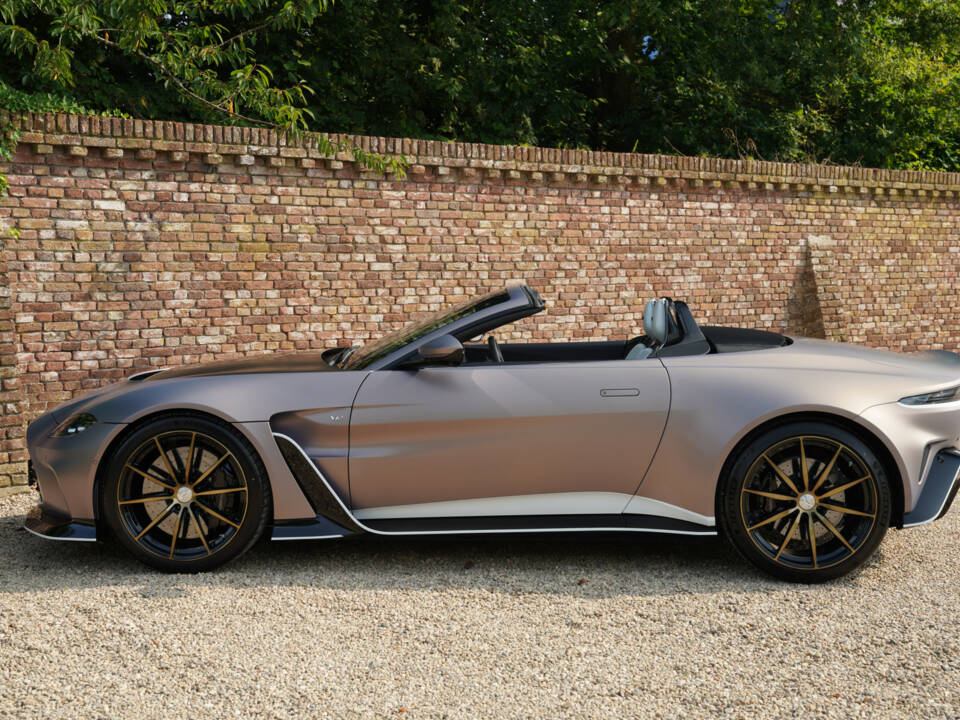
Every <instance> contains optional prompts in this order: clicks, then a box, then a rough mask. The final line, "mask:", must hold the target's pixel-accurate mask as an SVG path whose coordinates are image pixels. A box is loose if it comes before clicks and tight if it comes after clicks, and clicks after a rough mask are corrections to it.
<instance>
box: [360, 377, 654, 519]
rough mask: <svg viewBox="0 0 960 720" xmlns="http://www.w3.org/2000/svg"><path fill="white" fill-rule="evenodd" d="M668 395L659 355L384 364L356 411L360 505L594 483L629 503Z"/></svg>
mask: <svg viewBox="0 0 960 720" xmlns="http://www.w3.org/2000/svg"><path fill="white" fill-rule="evenodd" d="M669 406H670V384H669V379H668V377H667V373H666V371H665V370H664V368H663V365H662V364H661V363H660V361H659V360H656V359H649V360H641V361H629V362H628V361H621V362H600V363H591V362H582V363H545V364H540V363H537V364H533V365H528V366H524V365H480V366H477V367H429V368H423V369H421V370H418V371H403V370H384V371H376V372H373V373H371V375H370V376H369V377H368V378H367V379H366V380H365V381H364V383H363V385H362V386H361V388H360V391H359V393H358V394H357V400H356V404H355V406H354V408H353V416H352V418H351V422H350V488H351V499H352V502H353V507H354V508H355V509H358V510H359V509H367V508H374V507H378V506H393V505H403V504H412V503H417V504H420V503H431V502H451V501H460V500H468V499H473V498H491V497H510V496H518V495H531V496H539V495H543V494H546V493H576V492H593V493H619V494H622V495H623V502H622V503H621V504H620V506H619V507H617V508H615V510H614V511H615V512H622V511H623V508H624V507H625V506H626V503H627V501H629V499H630V495H632V493H633V491H634V490H635V488H636V486H637V485H638V484H639V482H640V481H641V480H642V479H643V475H644V473H645V472H646V469H647V466H648V465H649V464H650V460H651V459H652V457H653V454H654V452H655V450H656V447H657V444H658V443H659V441H660V435H661V433H662V432H663V427H664V424H665V423H666V419H667V412H668V408H669ZM610 511H611V509H610V508H609V507H608V508H607V509H604V510H603V512H610ZM529 514H537V513H536V512H532V513H529Z"/></svg>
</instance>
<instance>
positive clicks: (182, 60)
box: [0, 0, 403, 172]
mask: <svg viewBox="0 0 960 720" xmlns="http://www.w3.org/2000/svg"><path fill="white" fill-rule="evenodd" d="M327 7H328V2H327V0H300V1H295V0H280V1H279V2H277V1H276V0H175V2H160V0H106V1H104V2H88V1H84V0H80V1H78V0H5V2H3V3H0V82H3V83H6V84H7V85H9V86H11V87H13V88H15V89H17V90H20V91H23V92H24V93H25V95H21V96H20V99H21V100H23V99H24V97H25V96H29V97H26V99H27V100H28V102H26V103H25V104H26V105H27V107H26V108H23V109H28V108H29V109H41V108H42V107H43V106H44V105H45V104H46V103H49V102H51V101H52V102H53V103H54V105H56V99H57V98H59V99H61V100H63V102H64V104H65V105H66V106H68V107H69V106H84V107H93V108H97V109H108V110H111V111H116V112H121V113H125V114H129V115H132V116H135V117H150V118H171V117H172V118H178V119H194V120H199V121H208V122H220V123H228V124H252V125H260V126H266V127H273V128H276V129H278V130H279V131H281V132H282V133H285V134H287V135H293V136H297V137H303V138H304V139H306V140H307V141H308V142H314V143H315V144H316V145H317V146H318V147H319V148H320V149H321V150H323V151H325V152H334V151H338V150H346V151H356V152H354V155H355V157H356V159H357V161H358V162H360V163H361V164H364V165H366V166H368V167H374V168H377V169H391V170H394V171H398V172H402V169H403V163H402V160H401V159H397V158H385V157H381V156H378V155H374V154H371V153H363V152H359V149H356V148H353V147H351V146H349V145H348V144H346V143H332V142H330V141H328V140H326V139H323V138H316V137H313V136H305V135H303V131H304V130H306V129H307V128H308V122H309V120H310V118H311V113H310V110H309V109H308V108H307V107H306V100H307V96H308V94H309V92H310V90H309V88H308V87H307V86H306V85H305V84H304V83H303V82H302V81H301V80H299V79H293V80H290V81H289V82H287V83H286V84H285V85H280V84H278V83H276V82H275V81H274V75H273V71H272V69H271V67H270V64H268V63H267V62H265V60H264V59H263V58H260V57H258V55H257V53H256V51H255V45H256V42H257V40H258V38H260V37H261V36H264V35H267V34H270V33H293V34H296V35H299V34H305V33H307V32H308V29H309V28H310V27H311V26H312V25H313V24H314V23H316V22H317V20H318V18H319V17H320V16H321V15H322V14H323V13H325V12H326V11H327ZM27 89H29V92H27Z"/></svg>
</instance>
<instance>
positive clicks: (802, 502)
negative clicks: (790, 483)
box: [797, 493, 817, 512]
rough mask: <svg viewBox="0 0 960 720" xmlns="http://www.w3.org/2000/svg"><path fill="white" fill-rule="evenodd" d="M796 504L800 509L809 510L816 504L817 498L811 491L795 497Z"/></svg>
mask: <svg viewBox="0 0 960 720" xmlns="http://www.w3.org/2000/svg"><path fill="white" fill-rule="evenodd" d="M797 506H798V507H799V508H800V509H801V510H805V511H806V512H810V511H811V510H813V509H814V508H815V507H816V506H817V499H816V498H815V497H814V496H813V494H812V493H804V494H803V495H801V496H800V497H798V498H797Z"/></svg>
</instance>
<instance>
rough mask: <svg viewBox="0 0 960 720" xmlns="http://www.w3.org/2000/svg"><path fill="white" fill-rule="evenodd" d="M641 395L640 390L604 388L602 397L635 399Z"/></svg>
mask: <svg viewBox="0 0 960 720" xmlns="http://www.w3.org/2000/svg"><path fill="white" fill-rule="evenodd" d="M639 394H640V390H639V389H638V388H604V389H603V390H601V391H600V397H634V396H636V395H639Z"/></svg>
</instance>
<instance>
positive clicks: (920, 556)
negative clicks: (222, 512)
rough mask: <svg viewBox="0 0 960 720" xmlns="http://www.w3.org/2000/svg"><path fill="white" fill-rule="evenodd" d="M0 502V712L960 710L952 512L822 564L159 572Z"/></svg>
mask: <svg viewBox="0 0 960 720" xmlns="http://www.w3.org/2000/svg"><path fill="white" fill-rule="evenodd" d="M35 501H36V497H35V495H33V494H32V493H26V494H21V495H14V496H11V497H7V498H3V499H0V717H4V718H6V717H24V718H27V717H29V718H41V717H42V718H47V717H50V718H61V717H63V718H95V717H103V718H127V717H130V718H161V717H162V718H167V719H169V718H178V717H191V718H226V717H252V716H259V717H271V718H272V717H284V718H286V717H311V718H321V717H331V718H353V717H382V718H389V717H402V718H444V717H447V718H479V717H490V718H494V717H496V718H499V717H510V718H513V717H545V718H556V717H578V718H579V717H596V718H632V717H643V718H646V717H665V718H671V717H690V718H704V717H723V718H726V717H731V718H739V717H743V718H761V717H788V716H797V715H800V714H804V715H814V716H820V717H836V718H851V717H869V718H876V717H886V716H889V717H911V718H920V717H931V718H957V717H960V592H958V590H960V588H958V580H960V543H958V539H960V510H957V509H955V510H954V511H953V513H951V514H950V515H948V516H947V518H945V519H944V520H942V521H940V522H939V523H937V524H935V525H932V526H928V527H925V528H920V529H915V530H909V531H904V532H895V531H893V532H891V533H890V534H889V535H888V536H887V540H886V541H885V543H884V544H883V546H882V551H881V553H880V554H878V555H877V556H876V558H875V559H874V560H873V561H872V562H871V563H870V564H869V565H868V566H867V567H866V568H865V569H864V570H863V571H861V572H859V573H857V574H856V575H854V576H852V577H849V578H847V579H844V580H840V581H836V582H834V583H832V584H828V585H821V586H816V587H805V586H794V585H787V584H783V583H780V582H777V581H774V580H770V579H768V578H766V577H765V576H762V575H760V574H759V573H757V572H755V571H754V570H752V569H751V568H749V567H747V566H746V565H745V564H744V563H743V562H741V561H740V560H739V559H738V558H737V557H736V556H735V555H734V554H733V552H732V551H730V550H728V549H727V548H726V547H725V546H724V545H723V544H721V543H720V542H719V541H716V540H709V541H708V540H695V541H694V540H689V541H681V540H673V539H669V538H668V539H663V538H653V537H649V536H647V537H640V536H633V535H631V536H598V537H585V536H580V535H573V536H563V537H560V536H544V537H539V538H535V539H531V538H529V537H526V538H523V537H520V538H516V537H510V538H507V537H502V536H501V537H497V538H489V537H488V538H484V539H480V540H478V539H470V538H459V539H449V538H448V539H443V540H425V539H416V538H407V539H383V538H359V539H354V540H347V541H339V542H338V541H334V542H326V543H325V542H313V543H309V542H308V543H269V542H263V543H261V544H260V545H258V546H257V547H255V548H254V549H253V551H251V552H250V553H249V554H247V555H246V556H244V557H243V558H242V559H240V560H239V561H237V562H235V563H232V564H231V565H228V566H227V567H226V568H224V569H222V570H220V571H218V572H215V573H208V574H202V575H195V576H167V575H161V574H158V573H155V572H152V571H150V570H148V569H146V568H145V567H143V566H141V565H139V564H138V563H137V562H135V561H133V560H131V559H129V558H127V557H126V556H125V555H124V554H122V552H121V551H120V550H119V549H118V548H115V547H113V546H111V545H103V544H97V545H92V544H91V545H87V544H73V543H51V542H46V541H43V540H40V539H39V538H35V537H34V536H32V535H30V534H28V533H26V532H25V531H24V530H22V529H21V523H22V521H23V515H24V513H25V512H26V510H27V508H28V507H29V506H30V505H31V504H33V503H34V502H35Z"/></svg>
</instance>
